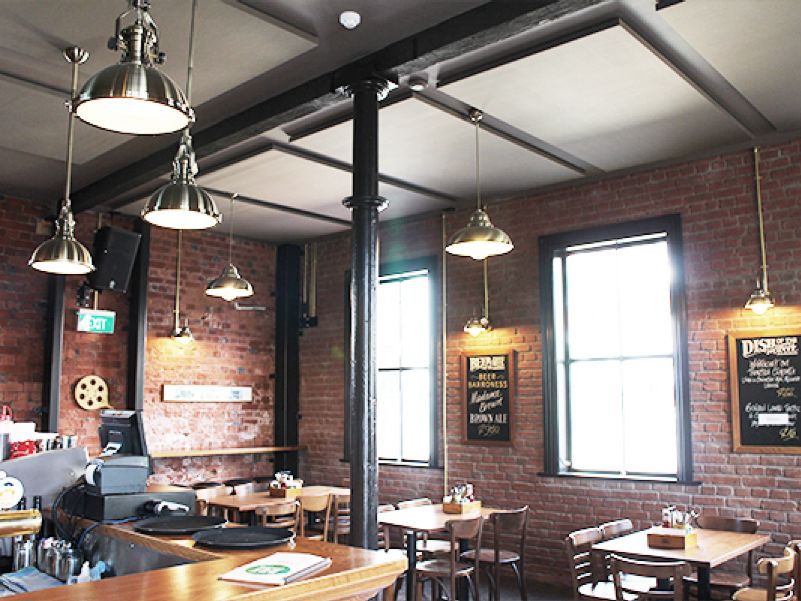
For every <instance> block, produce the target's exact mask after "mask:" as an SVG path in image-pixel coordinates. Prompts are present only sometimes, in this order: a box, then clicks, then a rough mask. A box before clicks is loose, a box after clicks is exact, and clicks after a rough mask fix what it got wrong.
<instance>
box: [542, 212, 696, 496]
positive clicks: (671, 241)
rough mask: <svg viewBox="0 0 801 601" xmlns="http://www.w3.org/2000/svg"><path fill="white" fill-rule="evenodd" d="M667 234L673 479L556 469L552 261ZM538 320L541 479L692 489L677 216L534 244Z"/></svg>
mask: <svg viewBox="0 0 801 601" xmlns="http://www.w3.org/2000/svg"><path fill="white" fill-rule="evenodd" d="M659 233H665V234H667V244H668V256H669V259H670V264H671V267H672V268H673V269H674V270H675V272H674V276H675V277H673V278H672V280H671V289H670V304H671V314H672V322H673V354H674V357H675V362H674V370H673V371H674V390H675V394H676V421H677V424H676V426H677V427H676V436H677V441H676V443H677V447H676V451H677V455H678V456H677V458H676V459H677V474H676V477H675V478H673V477H667V478H663V477H659V476H651V475H644V476H638V475H628V474H620V473H615V474H611V475H610V474H605V473H602V472H581V471H575V472H574V471H570V470H567V471H566V470H563V469H561V467H560V465H559V422H558V420H559V408H558V391H557V378H556V369H557V365H556V349H555V323H554V318H555V315H554V305H553V285H554V274H553V259H554V257H555V256H557V254H558V253H559V252H560V251H563V250H565V249H567V248H569V247H572V246H578V245H582V244H595V243H601V242H605V241H610V240H615V239H622V238H631V237H635V236H648V235H653V234H659ZM539 271H540V282H539V284H540V315H541V323H542V370H543V374H542V377H543V402H544V407H543V418H544V419H543V421H544V442H545V466H544V468H545V469H544V474H543V475H547V476H570V477H592V478H604V477H608V478H610V479H616V480H654V481H661V482H664V481H668V482H671V481H672V482H680V483H692V484H695V483H696V482H694V481H693V465H692V430H691V419H690V385H689V381H690V379H689V364H688V358H687V301H686V286H685V281H684V280H685V278H684V249H683V239H682V230H681V215H679V214H670V215H664V216H660V217H652V218H647V219H641V220H637V221H630V222H625V223H615V224H611V225H604V226H600V227H592V228H587V229H581V230H574V231H569V232H562V233H558V234H551V235H547V236H541V237H540V238H539Z"/></svg>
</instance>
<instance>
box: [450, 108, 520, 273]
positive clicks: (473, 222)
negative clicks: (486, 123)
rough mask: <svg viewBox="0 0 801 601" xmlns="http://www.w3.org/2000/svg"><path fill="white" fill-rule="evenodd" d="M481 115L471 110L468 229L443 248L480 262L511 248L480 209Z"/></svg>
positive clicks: (465, 228)
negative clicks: (472, 206)
mask: <svg viewBox="0 0 801 601" xmlns="http://www.w3.org/2000/svg"><path fill="white" fill-rule="evenodd" d="M483 117H484V114H483V113H482V112H481V111H479V110H478V109H470V119H471V121H473V123H474V124H475V130H476V210H475V211H474V212H473V214H472V215H470V221H468V222H467V225H466V226H465V227H463V228H462V229H460V230H459V231H457V232H456V233H455V234H454V235H453V236H451V238H450V240H448V244H447V245H446V246H445V251H446V252H449V253H450V254H452V255H459V256H462V257H470V258H472V259H475V260H476V261H482V260H484V259H486V258H487V257H493V256H496V255H503V254H506V253H508V252H509V251H511V250H512V249H513V248H514V244H512V239H511V238H510V237H509V235H508V234H507V233H506V232H504V231H503V230H502V229H500V228H497V227H495V226H494V225H492V222H491V221H490V218H489V215H487V213H486V211H485V210H484V207H482V206H481V171H480V164H481V163H480V161H479V158H480V154H479V148H478V134H479V131H480V125H479V123H480V122H481V119H482V118H483Z"/></svg>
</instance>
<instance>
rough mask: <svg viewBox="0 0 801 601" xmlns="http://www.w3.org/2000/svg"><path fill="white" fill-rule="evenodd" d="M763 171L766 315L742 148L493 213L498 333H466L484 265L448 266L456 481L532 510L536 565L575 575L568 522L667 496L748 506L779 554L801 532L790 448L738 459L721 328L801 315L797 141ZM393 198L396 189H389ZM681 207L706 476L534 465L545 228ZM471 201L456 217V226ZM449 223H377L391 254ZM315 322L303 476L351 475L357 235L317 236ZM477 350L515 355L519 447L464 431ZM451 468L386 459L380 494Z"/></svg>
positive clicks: (538, 444)
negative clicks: (545, 472)
mask: <svg viewBox="0 0 801 601" xmlns="http://www.w3.org/2000/svg"><path fill="white" fill-rule="evenodd" d="M762 176H763V179H762V182H763V198H764V211H765V227H766V238H767V249H768V263H769V269H770V275H771V290H772V291H773V292H774V294H775V295H776V297H777V300H778V304H779V306H778V307H777V308H776V309H774V310H772V311H771V312H769V313H768V314H767V315H765V316H762V317H757V316H754V315H752V314H751V313H750V312H746V311H745V310H744V309H742V306H743V303H744V302H745V300H746V299H747V298H748V295H749V294H750V292H751V290H752V288H753V280H754V277H755V275H756V273H757V269H758V265H759V255H758V242H757V240H758V238H757V221H756V214H755V203H754V192H753V161H752V157H751V153H750V152H747V151H743V152H736V153H730V154H726V155H721V156H717V157H713V158H709V159H704V160H699V161H695V162H692V163H685V164H680V165H675V166H670V167H665V168H660V169H655V170H652V171H646V172H642V173H636V174H632V175H627V176H622V177H617V178H613V179H608V180H605V181H601V182H596V183H588V184H584V185H577V186H574V187H570V188H564V189H561V190H558V191H552V192H549V193H545V194H541V195H538V196H534V197H531V198H523V199H519V200H515V201H511V202H507V203H504V204H501V205H498V206H492V207H491V208H490V215H491V217H492V220H493V222H494V223H495V224H497V225H498V226H499V227H501V228H503V229H504V230H506V231H507V232H508V233H509V235H510V236H511V237H512V239H513V240H514V242H515V250H514V251H513V252H512V253H511V254H509V255H506V256H503V257H498V258H493V259H491V260H490V265H489V284H490V290H491V298H490V316H491V318H492V321H493V323H494V324H495V328H496V329H495V331H494V332H492V333H491V334H489V335H488V336H486V337H485V336H482V337H480V338H478V339H471V338H470V337H469V336H467V335H466V334H464V333H463V332H462V330H461V328H462V325H463V324H464V321H465V320H466V319H467V318H468V317H469V316H470V314H471V311H472V308H473V307H474V306H477V305H480V303H481V266H480V264H479V263H476V262H474V261H472V260H470V259H466V258H461V257H449V258H448V260H447V262H448V276H447V284H448V324H447V327H448V338H447V340H448V364H447V366H448V368H447V377H448V385H447V398H448V401H447V405H448V406H447V415H448V447H449V461H448V469H449V473H448V480H449V482H450V483H453V482H456V481H459V480H469V481H472V482H474V483H475V484H476V489H477V493H478V495H479V497H481V498H482V499H483V500H484V501H485V503H486V504H488V505H494V506H506V507H511V506H519V505H522V504H528V505H530V506H531V507H532V509H533V513H532V516H531V522H530V523H531V530H530V533H529V535H530V539H529V540H530V541H531V544H530V546H529V549H528V560H529V576H530V577H532V578H535V579H537V580H541V581H561V582H566V581H567V578H568V576H567V571H566V563H565V560H564V552H563V547H562V539H563V538H564V536H565V535H566V534H567V533H568V532H569V531H570V530H572V529H576V528H579V527H583V526H587V525H591V524H597V523H600V522H602V521H605V520H608V519H612V518H617V517H620V516H628V517H631V518H633V519H634V520H635V522H636V524H637V526H640V527H643V526H646V525H648V524H649V523H651V522H652V521H654V520H656V519H658V517H659V510H660V508H661V507H662V506H663V505H664V504H666V503H671V504H672V503H677V504H679V505H682V506H688V505H689V506H692V507H696V508H700V509H701V510H702V511H704V512H706V513H719V514H721V515H731V516H735V515H737V516H750V517H754V518H757V519H759V520H760V521H761V523H762V527H761V528H762V530H763V531H765V532H767V533H770V534H772V536H773V540H774V544H773V545H771V546H769V547H768V549H767V551H769V552H777V551H778V550H779V545H780V544H782V543H784V542H786V541H787V540H789V539H790V538H797V537H801V519H799V518H798V515H797V513H798V512H797V509H798V503H799V501H798V499H801V462H800V460H799V457H797V456H793V455H760V454H734V453H732V451H731V449H732V443H731V421H730V414H729V413H730V412H729V392H728V372H727V363H726V362H727V357H726V339H725V335H726V332H727V331H728V330H731V329H744V328H762V327H776V326H793V327H798V326H801V310H800V309H799V304H800V303H801V267H799V265H801V237H799V223H801V142H799V141H795V142H792V143H788V144H784V145H781V146H774V147H766V148H764V149H763V152H762ZM390 202H391V199H390ZM668 213H680V214H681V216H682V221H683V234H684V261H685V267H686V271H685V279H686V285H687V304H688V336H689V349H688V351H689V363H690V394H691V411H692V422H693V427H692V436H693V458H694V462H695V477H696V478H697V479H698V480H701V481H702V482H703V483H702V484H701V485H700V486H687V485H678V484H658V483H635V482H611V481H588V480H584V479H565V478H553V477H541V476H538V475H537V474H538V472H540V471H541V470H542V469H543V434H542V433H543V423H542V419H543V418H542V405H543V398H542V382H541V373H542V366H541V339H540V317H539V289H538V279H537V278H538V273H537V270H538V257H537V238H538V236H541V235H544V234H551V233H556V232H561V231H568V230H572V229H577V228H584V227H591V226H596V225H603V224H608V223H614V222H623V221H629V220H634V219H639V218H644V217H650V216H657V215H664V214H668ZM467 216H468V213H467V212H459V213H456V214H453V215H449V216H448V218H447V230H448V233H449V234H450V233H452V232H453V231H455V230H456V229H457V228H459V227H461V226H462V225H463V224H464V223H465V222H466V220H467ZM439 223H440V218H439V217H430V218H426V219H421V218H417V219H412V220H409V221H407V222H405V223H401V224H398V223H395V224H390V226H389V227H386V226H385V227H384V228H383V229H382V234H381V248H382V252H383V257H384V259H385V260H389V259H396V258H399V257H402V256H416V255H426V254H428V255H430V254H435V253H438V252H439V248H440V246H441V238H440V226H439ZM318 256H319V257H320V258H321V261H320V266H319V274H320V280H319V293H320V299H319V302H318V307H319V308H320V310H319V313H320V315H319V321H320V325H319V326H318V327H317V328H315V329H312V330H308V331H307V332H306V333H305V334H304V336H303V338H302V340H301V345H302V354H301V361H302V363H301V373H302V374H303V386H302V391H301V394H302V398H301V403H302V410H303V421H302V422H301V442H302V443H303V444H306V445H308V447H309V450H308V453H307V454H306V455H305V458H304V464H303V468H304V473H305V474H306V475H307V477H310V478H313V479H319V480H331V479H333V480H336V479H337V478H339V477H341V476H342V475H345V474H346V472H347V464H343V463H341V462H340V461H339V458H340V457H341V446H342V445H341V428H342V403H343V400H342V399H343V392H342V383H343V370H344V366H343V363H342V356H343V354H342V344H343V341H344V333H343V331H342V323H343V311H344V307H343V300H342V299H343V284H342V282H343V272H344V271H345V269H347V267H348V263H349V258H348V256H349V243H348V240H347V239H346V237H344V236H340V237H333V238H328V239H325V240H323V241H322V242H321V248H320V250H319V252H318ZM477 345H482V346H490V347H492V346H496V345H497V346H508V347H511V348H513V349H515V350H516V351H517V353H518V386H517V399H516V404H515V406H514V411H515V413H514V420H515V436H514V446H513V447H512V448H504V447H498V448H488V447H479V446H466V445H463V444H462V442H461V429H460V428H461V423H462V401H461V396H460V395H461V391H460V382H459V375H458V356H459V353H460V352H462V351H464V350H468V349H470V350H472V349H473V348H477ZM442 478H443V472H442V471H441V470H426V469H417V470H413V469H411V468H406V469H403V470H400V469H385V468H381V472H380V482H381V500H382V501H386V500H399V499H401V498H410V497H413V496H417V495H420V494H422V493H425V494H427V495H430V496H436V495H437V494H439V491H441V488H442Z"/></svg>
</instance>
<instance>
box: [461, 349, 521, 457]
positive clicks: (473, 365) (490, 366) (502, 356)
mask: <svg viewBox="0 0 801 601" xmlns="http://www.w3.org/2000/svg"><path fill="white" fill-rule="evenodd" d="M515 359H516V357H515V353H514V352H512V351H509V352H500V353H488V354H473V353H465V354H463V355H462V356H461V377H462V385H463V391H462V394H463V398H464V402H465V405H464V441H465V442H466V443H472V444H497V445H511V444H512V401H513V398H514V380H515V376H516V365H515V363H516V361H515Z"/></svg>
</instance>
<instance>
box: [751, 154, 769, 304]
mask: <svg viewBox="0 0 801 601" xmlns="http://www.w3.org/2000/svg"><path fill="white" fill-rule="evenodd" d="M754 181H755V186H756V197H757V215H758V217H759V251H760V255H761V259H762V289H763V290H764V291H765V293H766V294H767V293H768V292H769V289H768V260H767V256H766V253H765V222H764V219H763V218H762V176H761V175H760V173H759V147H758V146H754Z"/></svg>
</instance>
